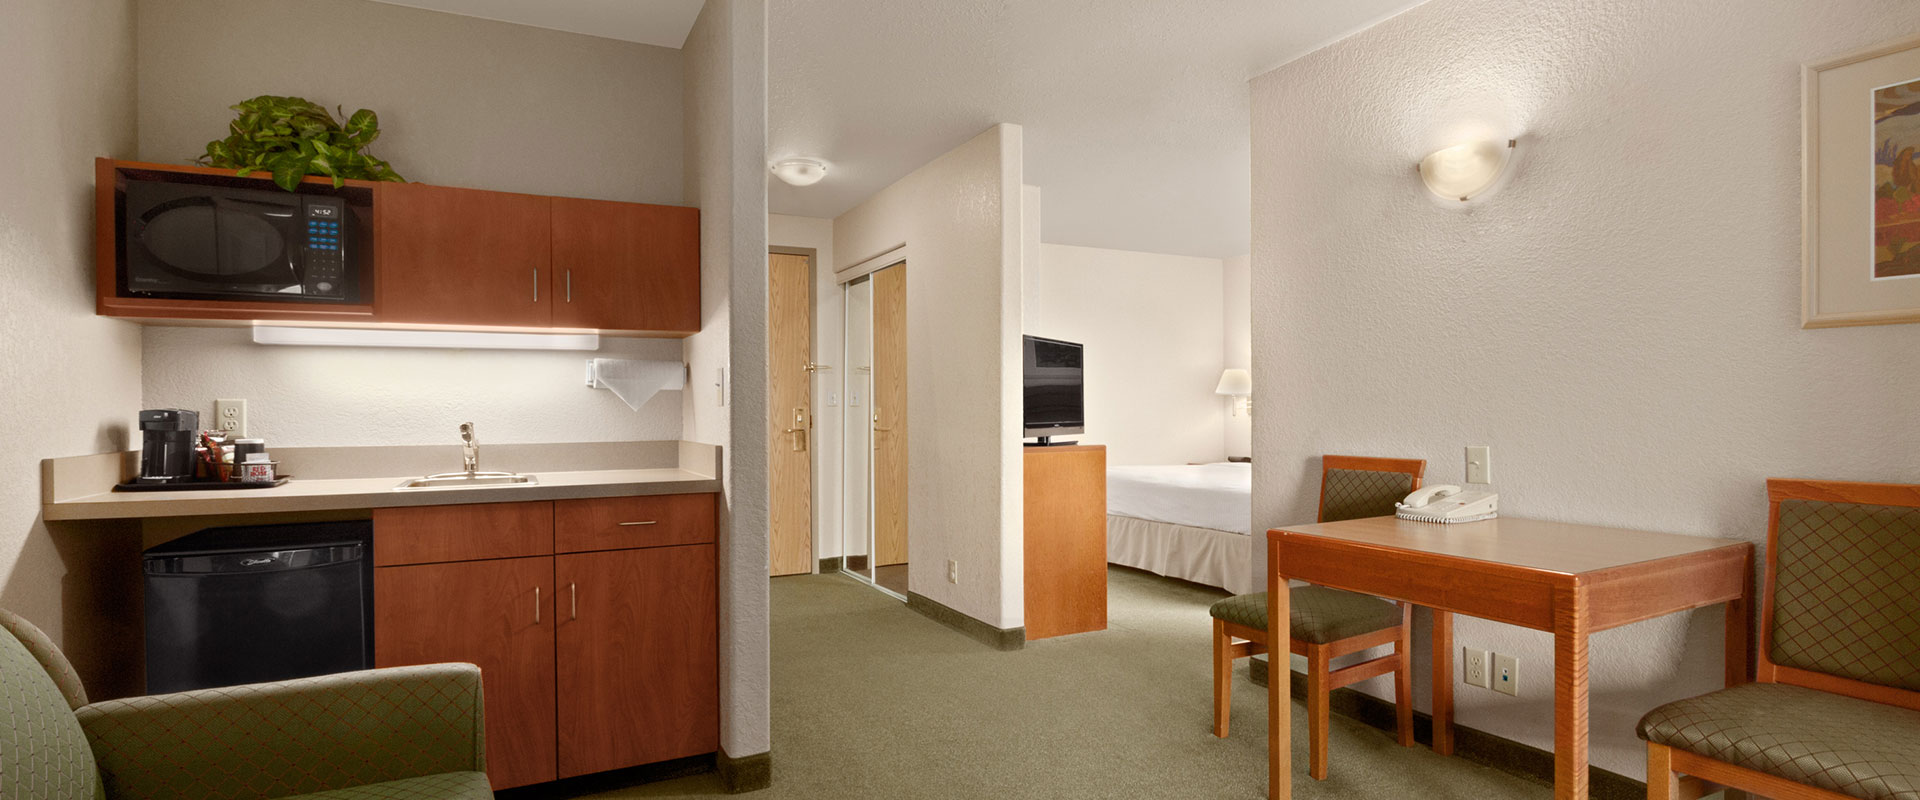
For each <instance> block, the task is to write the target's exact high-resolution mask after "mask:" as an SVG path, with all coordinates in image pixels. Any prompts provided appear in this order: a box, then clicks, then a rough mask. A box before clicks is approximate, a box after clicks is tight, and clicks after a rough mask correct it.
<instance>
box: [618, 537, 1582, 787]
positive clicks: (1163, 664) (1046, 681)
mask: <svg viewBox="0 0 1920 800" xmlns="http://www.w3.org/2000/svg"><path fill="white" fill-rule="evenodd" d="M1108 596H1109V604H1108V620H1109V621H1108V628H1107V630H1105V631H1101V632H1097V633H1085V634H1080V635H1077V636H1067V637H1061V638H1056V639H1048V640H1043V641H1038V642H1029V643H1028V644H1027V647H1026V649H1024V650H1021V651H1018V652H1000V651H996V650H990V649H988V648H987V647H985V646H984V645H981V644H979V643H977V642H975V641H974V640H972V639H969V638H967V637H965V636H963V635H961V634H960V633H958V632H955V631H953V630H951V629H949V628H946V627H944V626H942V625H940V624H939V623H936V622H934V621H932V620H929V619H927V618H925V617H923V616H921V615H919V614H917V613H915V612H913V611H909V610H907V608H906V606H905V605H904V604H902V603H900V602H898V601H896V600H893V599H892V598H890V597H887V596H885V595H882V594H880V593H879V592H877V591H874V590H873V589H871V588H868V587H866V586H863V585H861V584H859V583H856V582H855V581H854V580H853V579H851V578H848V577H846V576H843V575H809V576H796V577H790V578H776V579H774V581H773V596H772V604H773V623H772V625H773V653H772V661H773V787H772V788H770V789H767V790H765V791H762V792H757V793H755V794H754V795H753V796H755V797H767V798H777V797H792V798H889V800H892V799H894V798H993V799H994V800H1003V799H1006V798H1081V797H1085V798H1120V797H1125V798H1132V797H1169V798H1216V797H1217V798H1247V799H1248V800H1252V799H1253V798H1260V797H1264V796H1265V793H1266V786H1267V766H1266V764H1267V762H1266V750H1265V748H1266V739H1267V723H1266V702H1267V700H1266V692H1265V690H1264V689H1262V688H1261V687H1258V686H1255V685H1254V684H1252V683H1251V682H1249V681H1248V680H1247V678H1246V669H1245V666H1244V665H1245V662H1244V661H1242V662H1239V664H1237V665H1236V678H1235V681H1234V698H1233V720H1232V725H1233V730H1232V733H1233V735H1232V736H1231V737H1229V738H1227V739H1216V738H1214V736H1213V733H1212V724H1213V721H1212V712H1211V711H1210V709H1211V702H1212V690H1211V688H1210V687H1211V675H1212V667H1211V666H1210V657H1211V652H1212V651H1211V644H1210V642H1209V634H1210V632H1211V626H1210V621H1209V619H1208V617H1207V606H1208V604H1210V603H1212V602H1213V601H1214V600H1216V599H1219V598H1220V597H1224V596H1225V595H1224V594H1222V593H1219V592H1215V591H1212V590H1208V589H1204V588H1200V587H1196V586H1192V585H1187V584H1179V583H1175V582H1173V581H1168V580H1164V579H1161V578H1157V577H1154V576H1150V575H1146V574H1144V573H1140V572H1135V571H1132V570H1125V569H1113V570H1111V571H1110V572H1109V591H1108ZM1293 722H1294V735H1293V742H1294V756H1293V761H1294V765H1295V778H1294V796H1295V797H1299V798H1302V800H1314V799H1315V798H1402V797H1405V798H1416V797H1417V798H1429V799H1431V800H1505V798H1546V797H1551V796H1552V791H1551V789H1550V788H1548V787H1546V786H1544V785H1539V784H1535V783H1532V782H1530V781H1527V780H1524V779H1521V778H1518V777H1514V776H1512V775H1509V774H1506V773H1503V772H1499V771H1496V770H1493V769H1490V768H1487V767H1483V766H1479V765H1476V764H1472V763H1469V762H1467V761H1464V760H1461V759H1458V758H1441V757H1439V756H1436V755H1434V754H1433V753H1432V752H1431V751H1429V750H1427V749H1425V748H1421V747H1416V748H1402V747H1399V746H1398V745H1396V744H1395V743H1394V741H1393V739H1392V737H1391V736H1390V735H1389V734H1387V733H1385V732H1383V731H1379V730H1376V729H1374V728H1370V727H1367V726H1365V725H1361V724H1360V723H1358V722H1354V721H1352V720H1349V719H1345V718H1343V717H1339V716H1335V717H1334V718H1333V739H1332V742H1331V744H1330V748H1331V754H1332V755H1331V757H1332V760H1331V767H1330V770H1329V772H1330V774H1329V775H1328V778H1327V780H1325V781H1314V780H1313V779H1311V778H1308V777H1307V774H1306V763H1307V754H1306V746H1307V735H1306V710H1305V708H1304V707H1303V706H1301V705H1299V704H1298V703H1296V704H1295V708H1294V714H1293ZM721 793H722V790H721V787H720V782H719V779H718V778H717V777H715V776H714V775H711V774H706V775H696V776H692V777H687V778H681V779H677V780H672V781H666V782H661V783H654V784H648V785H644V786H638V787H634V788H629V789H621V790H617V791H612V792H606V793H602V794H595V795H590V796H591V797H596V798H630V797H632V798H637V797H709V796H714V795H718V794H721Z"/></svg>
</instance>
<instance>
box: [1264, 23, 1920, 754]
mask: <svg viewBox="0 0 1920 800" xmlns="http://www.w3.org/2000/svg"><path fill="white" fill-rule="evenodd" d="M1915 32H1920V15H1916V14H1915V13H1914V5H1913V3H1911V2H1907V1H1906V0H1832V1H1831V2H1821V3H1813V2H1797V3H1769V4H1766V6H1765V10H1764V13H1763V12H1761V11H1760V10H1758V9H1756V8H1755V7H1753V6H1752V5H1750V4H1745V3H1736V2H1730V1H1728V0H1622V1H1620V2H1608V3H1578V2H1571V1H1570V0H1553V1H1552V2H1530V1H1529V0H1435V2H1431V3H1428V4H1426V5H1423V6H1420V7H1418V8H1415V9H1413V10H1412V11H1409V12H1407V13H1406V14H1404V15H1402V16H1399V17H1396V18H1394V19H1392V20H1389V21H1387V22H1385V23H1382V24H1381V25H1379V26H1377V27H1374V28H1372V29H1370V30H1367V31H1365V32H1363V33H1361V34H1358V35H1356V36H1354V37H1352V38H1349V39H1347V40H1345V41H1342V42H1339V43H1337V44H1334V45H1333V46H1331V47H1328V48H1326V49H1324V50H1321V51H1318V52H1316V53H1314V54H1312V55H1309V56H1307V57H1305V58H1302V59H1300V60H1298V61H1295V62H1292V63H1290V64H1288V65H1285V66H1283V67H1281V68H1279V69H1276V70H1274V71H1272V72H1270V73H1267V74H1265V75H1262V76H1260V77H1258V78H1256V79H1254V80H1253V82H1252V92H1253V165H1254V180H1253V193H1254V194H1253V198H1254V214H1253V219H1254V229H1253V231H1254V244H1253V254H1254V264H1253V268H1254V269H1253V288H1254V292H1253V294H1254V305H1255V307H1256V308H1258V309H1259V310H1260V311H1259V314H1258V315H1257V316H1256V317H1255V318H1254V323H1253V326H1254V331H1253V332H1254V338H1253V341H1254V379H1255V382H1256V389H1257V391H1256V399H1258V400H1259V406H1258V408H1257V409H1256V411H1257V415H1256V416H1255V418H1254V424H1255V429H1254V449H1255V452H1256V455H1257V459H1256V460H1255V464H1254V468H1255V472H1256V474H1255V481H1254V486H1255V487H1256V488H1255V494H1254V514H1255V516H1254V521H1255V522H1256V523H1257V525H1256V527H1257V528H1260V529H1264V528H1267V527H1269V526H1273V525H1277V524H1281V523H1288V522H1299V521H1302V520H1308V519H1311V518H1312V517H1313V513H1314V492H1315V490H1316V484H1317V481H1318V472H1317V464H1316V462H1315V456H1316V455H1317V454H1320V453H1323V452H1329V451H1335V452H1347V453H1364V454H1377V455H1395V456H1424V457H1426V458H1427V459H1429V461H1430V463H1429V467H1428V479H1429V482H1433V483H1438V482H1458V481H1459V480H1460V478H1461V477H1462V475H1461V473H1462V467H1461V460H1460V455H1461V447H1462V446H1464V445H1468V444H1490V445H1492V446H1493V465H1492V466H1493V478H1494V481H1495V483H1496V484H1497V485H1498V487H1499V489H1500V493H1501V500H1502V503H1501V505H1502V506H1503V508H1502V512H1503V513H1506V514H1511V515H1513V516H1525V517H1541V518H1549V519H1556V520H1570V521H1576V522H1584V523H1592V524H1599V525H1612V526H1620V527H1630V528H1644V529H1652V530H1661V531H1672V532H1677V533H1684V534H1697V535H1714V536H1728V537H1735V538H1740V539H1746V540H1748V541H1753V542H1763V541H1764V538H1765V533H1766V496H1765V492H1764V484H1763V481H1764V479H1766V478H1767V477H1768V476H1796V477H1819V478H1834V479H1848V480H1872V481H1902V482H1916V481H1920V458H1916V456H1915V454H1916V453H1920V426H1916V425H1915V424H1914V420H1915V418H1916V417H1920V370H1915V369H1914V354H1915V352H1920V326H1916V325H1893V326H1879V327H1866V328H1849V329H1831V330H1814V331H1809V330H1801V329H1800V327H1799V312H1798V308H1799V302H1800V83H1799V70H1800V65H1801V64H1803V63H1806V62H1810V61H1817V60H1821V59H1826V58H1830V57H1834V56H1838V55H1842V54H1846V53H1849V52H1852V51H1855V50H1858V49H1861V48H1864V47H1867V46H1871V45H1875V44H1877V43H1880V42H1885V41H1889V40H1892V39H1895V38H1897V37H1901V36H1906V35H1911V34H1913V33H1915ZM1467 135H1482V136H1488V137H1490V138H1497V139H1505V138H1507V137H1509V136H1517V137H1520V139H1521V143H1522V144H1521V152H1520V154H1519V156H1518V162H1517V164H1516V169H1515V172H1514V173H1513V175H1512V176H1511V181H1510V182H1509V183H1508V184H1507V185H1506V186H1505V187H1504V188H1503V189H1502V190H1501V191H1499V192H1498V193H1495V194H1493V195H1491V196H1487V197H1484V198H1482V199H1480V200H1477V201H1476V202H1473V203H1469V204H1466V205H1465V206H1462V205H1461V204H1459V203H1453V202H1445V201H1441V200H1438V199H1437V198H1434V197H1431V196H1430V195H1429V194H1428V193H1427V192H1426V190H1425V189H1424V188H1423V187H1422V186H1421V184H1420V181H1419V178H1418V177H1417V176H1416V175H1415V171H1414V164H1415V163H1416V162H1417V161H1418V160H1419V159H1420V158H1421V157H1422V156H1423V155H1425V154H1426V153H1427V152H1429V151H1431V150H1433V149H1435V148H1437V147H1440V146H1442V145H1448V144H1453V143H1455V142H1456V141H1458V140H1459V139H1460V138H1462V137H1463V136H1467ZM1863 147H1864V143H1863ZM1861 158H1862V159H1865V158H1866V153H1865V151H1864V150H1863V151H1862V154H1861ZM1862 163H1865V162H1864V160H1863V161H1862ZM1454 288H1457V289H1458V290H1459V291H1457V292H1450V291H1448V290H1449V289H1454ZM1426 352H1438V353H1441V354H1442V357H1439V358H1423V357H1418V354H1420V353H1426ZM1261 549H1262V550H1264V542H1262V548H1261ZM1261 559H1264V555H1262V556H1261ZM1261 563H1263V562H1262V561H1261V560H1260V559H1256V570H1258V569H1259V567H1258V565H1259V564H1261ZM1720 625H1721V613H1720V611H1719V610H1718V609H1707V610H1702V611H1697V612H1693V613H1688V614H1680V615H1676V616H1670V617H1666V618H1663V619H1659V620H1654V621H1649V622H1645V623H1640V624H1636V625H1632V626H1628V627H1626V628H1622V629H1617V630H1614V631H1609V632H1605V633H1601V634H1598V635H1596V636H1595V637H1594V639H1593V648H1592V653H1593V663H1592V682H1593V683H1592V685H1593V757H1594V761H1595V762H1596V763H1597V764H1598V765H1599V766H1602V767H1605V768H1607V769H1611V770H1614V771H1616V772H1620V773H1623V774H1627V775H1632V776H1640V775H1642V774H1643V772H1644V757H1645V756H1644V750H1643V749H1642V747H1641V745H1640V743H1639V742H1638V741H1637V740H1636V739H1635V737H1634V735H1633V725H1634V723H1635V721H1636V720H1637V719H1638V718H1639V717H1640V715H1641V714H1642V713H1644V712H1645V711H1647V710H1649V709H1651V708H1652V707H1654V706H1655V705H1658V704H1659V703H1661V702H1663V701H1666V700H1669V699H1673V698H1677V697H1681V696H1685V695H1690V694H1694V693H1698V692H1702V691H1706V690H1709V689H1712V688H1714V687H1715V686H1716V684H1718V682H1719V676H1720V652H1721V634H1720V630H1721V628H1720ZM1456 641H1457V642H1458V643H1459V644H1460V645H1463V646H1471V647H1487V648H1491V649H1493V650H1496V651H1499V652H1503V653H1509V654H1513V655H1515V656H1518V657H1519V659H1520V676H1521V690H1520V692H1521V694H1520V697H1519V698H1517V699H1515V698H1508V697H1505V696H1502V695H1499V694H1495V693H1493V692H1488V691H1484V690H1480V689H1474V688H1469V687H1465V686H1464V685H1462V686H1460V687H1459V688H1458V689H1457V690H1456V697H1457V698H1458V702H1459V715H1458V719H1459V721H1460V723H1461V724H1463V725H1467V726H1471V727H1474V728H1479V729H1482V730H1486V731H1490V732H1492V733H1495V734H1498V735H1501V736H1506V737H1509V738H1513V739H1517V740H1519V741H1522V742H1525V743H1528V744H1532V745H1535V746H1539V747H1543V748H1551V747H1552V745H1553V736H1552V725H1553V722H1552V716H1551V714H1550V713H1549V711H1548V709H1549V707H1550V698H1551V688H1550V687H1551V675H1552V649H1551V642H1550V640H1549V638H1548V636H1547V635H1545V634H1541V633H1534V632H1530V631H1524V630H1520V629H1517V628H1511V627H1505V626H1500V625H1494V624H1490V623H1486V622H1481V621H1476V620H1471V619H1467V620H1461V622H1460V624H1459V626H1458V629H1457V633H1456ZM1424 657H1425V656H1424V654H1422V656H1421V658H1422V660H1424ZM1420 669H1422V670H1424V669H1425V667H1424V666H1422V667H1421V668H1420ZM1417 674H1421V675H1424V674H1426V673H1425V672H1424V671H1422V672H1420V673H1417ZM1426 689H1427V687H1426V685H1425V681H1421V682H1420V692H1419V694H1420V696H1421V697H1423V698H1424V697H1425V696H1426V694H1427V692H1426ZM1423 706H1424V701H1423Z"/></svg>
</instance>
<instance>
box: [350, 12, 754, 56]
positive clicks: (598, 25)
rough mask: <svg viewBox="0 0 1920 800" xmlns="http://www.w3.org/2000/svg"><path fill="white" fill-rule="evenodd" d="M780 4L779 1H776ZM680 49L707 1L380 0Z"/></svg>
mask: <svg viewBox="0 0 1920 800" xmlns="http://www.w3.org/2000/svg"><path fill="white" fill-rule="evenodd" d="M774 1H775V2H778V1H779V0H774ZM374 2H377V3H390V4H392V5H396V6H412V7H414V8H427V9H432V10H434V11H445V12H447V13H449V14H460V15H463V16H468V17H481V18H484V19H492V20H499V21H501V22H517V23H519V24H521V25H531V26H534V27H536V28H551V29H553V30H556V31H567V32H569V33H584V34H587V35H589V36H601V37H605V38H608V39H621V40H625V41H629V42H639V43H641V44H651V45H657V46H660V47H671V48H673V49H675V50H678V49H680V45H682V44H685V43H686V41H687V31H689V30H692V29H693V21H694V19H695V18H696V17H698V16H700V7H701V6H702V5H704V4H705V2H706V0H539V2H527V0H374Z"/></svg>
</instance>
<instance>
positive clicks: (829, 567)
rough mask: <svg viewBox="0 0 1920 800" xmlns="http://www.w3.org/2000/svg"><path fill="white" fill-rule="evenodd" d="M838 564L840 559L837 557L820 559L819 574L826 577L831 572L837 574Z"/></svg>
mask: <svg viewBox="0 0 1920 800" xmlns="http://www.w3.org/2000/svg"><path fill="white" fill-rule="evenodd" d="M840 564H841V558H840V557H839V556H834V557H832V558H823V559H820V574H822V575H826V574H828V573H832V572H839V571H840Z"/></svg>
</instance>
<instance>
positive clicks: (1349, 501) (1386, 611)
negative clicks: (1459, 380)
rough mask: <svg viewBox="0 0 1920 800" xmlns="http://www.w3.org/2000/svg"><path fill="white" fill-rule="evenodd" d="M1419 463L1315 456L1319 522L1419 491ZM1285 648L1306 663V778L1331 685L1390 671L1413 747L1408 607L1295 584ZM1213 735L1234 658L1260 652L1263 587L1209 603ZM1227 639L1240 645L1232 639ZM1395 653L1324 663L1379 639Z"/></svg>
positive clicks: (1283, 669) (1322, 735) (1282, 667)
mask: <svg viewBox="0 0 1920 800" xmlns="http://www.w3.org/2000/svg"><path fill="white" fill-rule="evenodd" d="M1426 469H1427V462H1426V461H1424V460H1421V459H1408V458H1364V457H1360V456H1334V455H1330V456H1323V457H1321V465H1320V517H1319V519H1320V521H1321V522H1337V521H1340V520H1345V519H1360V518H1362V517H1379V516H1386V515H1390V514H1392V513H1393V504H1394V503H1395V502H1397V501H1399V500H1400V499H1402V498H1404V497H1406V496H1407V495H1408V494H1409V493H1411V492H1413V490H1415V489H1418V488H1420V477H1421V475H1422V474H1424V473H1425V472H1426ZM1291 591H1292V595H1291V596H1292V602H1293V605H1292V613H1291V614H1290V616H1291V617H1292V619H1291V620H1289V622H1290V631H1289V634H1290V635H1289V636H1288V641H1287V647H1288V650H1289V651H1291V652H1294V653H1298V654H1300V655H1302V656H1305V657H1306V659H1307V720H1308V726H1307V732H1308V737H1307V738H1308V741H1309V744H1310V749H1309V753H1310V758H1309V759H1308V770H1307V772H1308V774H1310V775H1312V776H1313V778H1314V780H1326V778H1327V729H1328V724H1329V722H1328V718H1327V717H1328V713H1329V708H1328V705H1329V695H1330V694H1331V693H1332V691H1333V690H1334V689H1338V688H1340V687H1342V686H1347V685H1349V684H1353V683H1357V682H1359V681H1363V680H1366V679H1368V678H1372V677H1376V676H1380V675H1385V674H1387V673H1389V672H1391V673H1393V689H1394V708H1395V710H1396V711H1397V712H1398V717H1399V719H1398V728H1399V730H1398V733H1399V737H1400V744H1401V745H1404V746H1408V747H1411V746H1413V684H1412V683H1411V682H1410V679H1409V675H1410V674H1411V672H1412V666H1413V664H1412V659H1413V638H1412V637H1413V624H1412V618H1413V607H1412V606H1410V605H1407V604H1405V603H1395V602H1393V601H1391V600H1383V599H1381V598H1378V597H1373V596H1370V595H1364V594H1356V593H1354V592H1347V591H1342V590H1339V589H1330V588H1327V587H1325V586H1296V587H1294V588H1293V589H1292V590H1291ZM1209 612H1210V613H1211V614H1212V615H1213V735H1215V736H1219V737H1225V736H1226V735H1227V717H1228V715H1229V711H1230V706H1231V705H1232V700H1233V661H1234V659H1237V658H1247V657H1250V656H1256V655H1259V654H1261V653H1265V652H1267V651H1268V646H1267V593H1266V592H1257V593H1254V594H1243V595H1239V596H1237V597H1229V598H1227V599H1225V600H1222V601H1220V602H1218V603H1214V604H1213V608H1211V609H1209ZM1235 639H1239V640H1242V641H1239V642H1237V643H1236V642H1235V641H1234V640H1235ZM1389 644H1390V645H1393V652H1392V653H1390V654H1388V655H1384V656H1380V657H1378V658H1373V659H1369V660H1367V661H1362V662H1360V663H1358V664H1352V665H1349V666H1346V667H1342V668H1340V669H1333V668H1332V665H1331V663H1330V662H1331V661H1332V660H1333V659H1336V658H1339V657H1341V656H1345V655H1350V654H1353V653H1357V652H1360V651H1362V650H1367V649H1371V648H1375V647H1380V646H1382V645H1389ZM1279 662H1280V663H1279V664H1278V665H1275V666H1274V667H1273V668H1271V669H1269V670H1268V672H1267V680H1276V681H1283V680H1289V677H1288V676H1289V675H1290V674H1291V672H1290V671H1289V669H1288V668H1287V666H1286V664H1287V662H1286V660H1285V659H1279Z"/></svg>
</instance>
